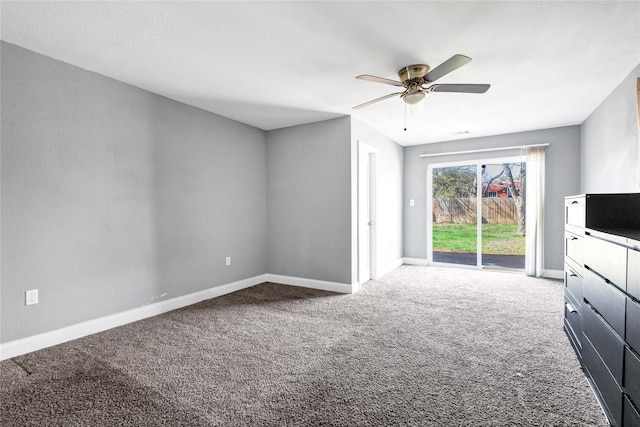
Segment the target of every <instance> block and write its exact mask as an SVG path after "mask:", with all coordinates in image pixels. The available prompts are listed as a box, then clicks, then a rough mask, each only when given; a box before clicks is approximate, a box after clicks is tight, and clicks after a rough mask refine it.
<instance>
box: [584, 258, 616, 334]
mask: <svg viewBox="0 0 640 427" xmlns="http://www.w3.org/2000/svg"><path fill="white" fill-rule="evenodd" d="M582 292H583V295H584V299H585V300H586V301H587V302H589V304H591V305H592V306H593V307H594V308H595V309H596V310H597V311H598V313H600V315H601V316H602V317H603V318H604V320H606V321H607V323H608V324H609V325H611V327H613V329H615V330H616V332H617V333H618V334H619V335H620V336H621V337H624V336H625V335H624V331H625V315H624V313H625V304H626V299H627V297H626V296H625V295H624V294H623V293H622V292H620V290H619V289H617V288H616V287H615V286H613V285H611V284H609V283H607V282H605V281H604V280H603V279H602V278H601V277H599V276H598V275H596V274H595V273H593V272H592V271H590V270H585V272H584V282H583V288H582Z"/></svg>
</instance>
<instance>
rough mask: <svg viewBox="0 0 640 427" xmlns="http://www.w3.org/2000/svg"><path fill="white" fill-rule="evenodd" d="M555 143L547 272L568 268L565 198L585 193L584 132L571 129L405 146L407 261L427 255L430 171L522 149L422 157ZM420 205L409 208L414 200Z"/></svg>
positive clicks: (549, 164)
mask: <svg viewBox="0 0 640 427" xmlns="http://www.w3.org/2000/svg"><path fill="white" fill-rule="evenodd" d="M539 143H549V144H550V145H549V147H548V148H547V154H546V165H545V166H546V171H545V178H546V200H545V209H546V211H545V218H544V220H545V232H544V239H545V247H544V252H545V257H544V268H545V269H548V270H562V269H563V244H564V243H563V233H564V231H563V230H564V197H565V196H568V195H572V194H577V193H578V192H579V190H580V127H579V126H570V127H562V128H555V129H544V130H536V131H530V132H521V133H514V134H508V135H499V136H489V137H483V138H472V139H466V140H459V141H452V142H442V143H437V144H426V145H417V146H412V147H405V150H404V206H405V208H404V256H405V257H408V258H426V256H427V243H426V235H427V228H426V225H427V218H426V212H427V207H426V203H427V201H426V197H427V188H426V185H427V166H428V164H429V163H444V162H453V161H458V160H474V159H486V158H490V157H500V156H509V155H519V154H520V150H515V151H514V150H505V151H498V152H493V153H476V154H466V155H450V156H442V157H433V158H420V154H427V153H445V152H450V151H463V150H473V149H478V148H483V149H484V148H497V147H509V146H519V145H528V144H539ZM410 199H414V200H415V206H414V207H409V200H410Z"/></svg>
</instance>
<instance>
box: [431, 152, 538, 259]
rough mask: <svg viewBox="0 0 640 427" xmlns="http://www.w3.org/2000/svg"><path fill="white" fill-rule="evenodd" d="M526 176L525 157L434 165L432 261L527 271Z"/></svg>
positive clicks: (432, 184) (432, 175)
mask: <svg viewBox="0 0 640 427" xmlns="http://www.w3.org/2000/svg"><path fill="white" fill-rule="evenodd" d="M525 171H526V168H525V163H524V162H523V161H521V160H520V159H519V158H505V159H494V160H492V161H490V162H489V161H479V162H474V163H457V164H452V163H449V164H440V165H432V166H430V167H429V175H428V184H427V187H428V188H429V192H430V197H429V198H428V209H429V212H428V215H427V218H428V224H427V229H428V230H429V231H428V236H427V242H428V244H427V247H428V259H429V261H430V262H433V263H446V264H457V265H469V266H477V267H481V266H484V267H500V268H512V269H523V268H524V266H525V236H524V234H525V233H524V231H525V216H524V212H525V197H524V189H525V183H526V181H525V176H526V175H525Z"/></svg>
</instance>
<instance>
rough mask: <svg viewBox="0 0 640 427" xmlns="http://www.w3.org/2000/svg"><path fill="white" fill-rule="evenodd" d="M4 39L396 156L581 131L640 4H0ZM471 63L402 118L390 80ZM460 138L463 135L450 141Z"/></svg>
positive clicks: (631, 52)
mask: <svg viewBox="0 0 640 427" xmlns="http://www.w3.org/2000/svg"><path fill="white" fill-rule="evenodd" d="M0 12H1V14H2V21H1V25H2V26H1V36H2V40H4V41H7V42H9V43H14V44H17V45H19V46H22V47H25V48H27V49H30V50H33V51H35V52H39V53H42V54H44V55H47V56H50V57H53V58H56V59H59V60H61V61H64V62H67V63H70V64H73V65H76V66H78V67H81V68H84V69H87V70H91V71H95V72H97V73H100V74H103V75H105V76H108V77H112V78H114V79H117V80H120V81H123V82H126V83H129V84H131V85H134V86H137V87H140V88H143V89H146V90H149V91H151V92H155V93H158V94H161V95H164V96H167V97H169V98H172V99H175V100H178V101H182V102H184V103H187V104H191V105H194V106H197V107H200V108H202V109H205V110H209V111H212V112H214V113H217V114H220V115H222V116H226V117H229V118H232V119H235V120H238V121H241V122H244V123H247V124H250V125H253V126H256V127H258V128H261V129H265V130H270V129H276V128H281V127H287V126H293V125H297V124H302V123H309V122H314V121H319V120H325V119H329V118H333V117H339V116H343V115H348V114H351V115H353V116H354V117H356V118H358V119H360V120H362V121H364V122H365V123H368V124H369V125H370V126H372V127H373V128H375V129H377V130H378V131H380V132H381V133H383V134H385V135H387V136H388V137H389V138H391V139H393V140H394V141H396V142H398V143H400V144H402V145H414V144H422V143H429V142H437V141H446V140H452V139H461V138H465V137H478V136H485V135H495V134H503V133H510V132H517V131H524V130H531V129H540V128H551V127H557V126H565V125H575V124H580V123H582V122H583V121H584V120H585V119H586V118H587V117H588V116H589V114H590V113H591V112H592V111H593V110H594V109H595V108H596V107H597V106H598V105H599V104H600V103H601V102H602V101H603V100H604V99H605V98H606V96H607V95H608V94H609V93H611V91H612V90H613V89H614V88H615V87H616V86H617V85H619V84H620V83H621V81H622V80H623V79H624V78H625V77H626V76H627V75H628V74H629V73H630V72H631V71H632V70H633V68H634V67H635V66H637V65H638V63H640V2H638V1H628V2H619V1H604V2H578V1H571V2H556V1H540V2H505V1H499V2H494V1H474V2H458V1H447V2H399V1H376V2H361V1H337V2H335V1H331V2H324V1H313V2H302V1H299V2H270V1H243V2H186V1H184V2H106V1H105V2H22V1H20V2H9V1H2V4H1V11H0ZM457 53H460V54H464V55H467V56H470V57H472V58H473V61H472V62H471V63H469V64H467V65H465V66H463V67H462V68H459V69H458V70H456V71H453V72H452V73H450V74H448V75H447V76H445V77H443V78H442V79H440V80H439V81H438V83H490V84H491V89H489V91H488V92H487V93H485V94H483V95H478V94H457V93H433V94H431V96H430V97H429V98H428V99H427V100H426V105H425V107H426V108H425V112H424V113H423V114H422V115H419V116H412V115H411V114H410V113H408V114H407V128H408V130H407V131H406V132H405V131H403V128H404V120H405V109H404V103H403V102H402V100H400V99H399V98H392V99H388V100H385V101H382V102H380V103H378V104H375V105H372V106H369V107H366V108H364V109H362V110H357V111H353V110H352V109H351V107H353V106H354V105H357V104H360V103H362V102H365V101H368V100H370V99H373V98H377V97H380V96H383V95H385V94H387V93H391V92H396V91H397V90H396V89H397V88H395V87H393V86H387V85H384V84H379V83H373V82H367V81H361V80H356V79H355V78H354V77H355V76H356V75H359V74H373V75H376V76H381V77H386V78H390V79H396V80H397V74H396V73H397V71H398V70H399V69H400V68H402V67H403V66H406V65H410V64H415V63H426V64H429V65H430V66H431V67H432V68H433V67H435V66H437V65H438V64H440V63H441V62H443V61H445V60H446V59H448V58H449V57H451V56H452V55H454V54H457ZM464 132H468V133H464Z"/></svg>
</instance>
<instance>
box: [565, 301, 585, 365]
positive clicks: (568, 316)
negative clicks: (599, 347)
mask: <svg viewBox="0 0 640 427" xmlns="http://www.w3.org/2000/svg"><path fill="white" fill-rule="evenodd" d="M575 307H576V304H575V302H574V301H572V300H571V298H567V297H565V300H564V319H565V322H566V325H568V326H569V331H568V332H569V333H570V334H571V338H572V339H573V341H574V342H575V345H576V346H577V347H578V348H577V349H576V350H577V351H578V353H580V350H581V348H582V316H581V315H580V312H579V311H578V310H577V309H576V308H575Z"/></svg>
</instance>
